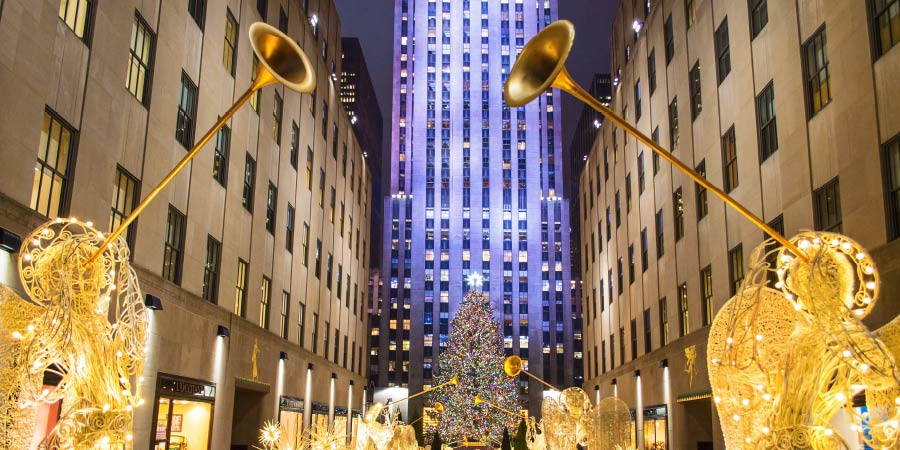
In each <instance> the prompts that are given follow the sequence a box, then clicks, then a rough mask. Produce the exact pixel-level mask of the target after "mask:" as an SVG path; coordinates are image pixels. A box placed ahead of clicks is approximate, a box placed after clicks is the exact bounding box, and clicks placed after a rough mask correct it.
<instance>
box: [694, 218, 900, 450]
mask: <svg viewBox="0 0 900 450" xmlns="http://www.w3.org/2000/svg"><path fill="white" fill-rule="evenodd" d="M791 241H792V242H793V243H795V244H796V245H797V247H798V248H799V249H800V250H801V251H803V252H804V253H805V254H806V259H804V258H800V257H798V255H794V254H791V253H790V252H789V251H788V250H786V249H784V248H782V247H776V246H774V244H773V243H772V242H765V243H763V244H762V245H760V246H759V247H757V248H756V250H755V251H754V252H753V255H752V257H751V260H752V262H753V264H752V268H751V270H750V271H749V273H748V276H747V277H746V278H745V282H744V285H743V287H742V288H741V290H740V291H739V292H738V293H737V295H735V296H734V297H733V298H732V299H731V300H729V301H728V302H727V303H726V304H725V305H724V306H723V307H722V309H721V311H720V312H719V314H718V315H717V316H716V318H715V320H714V321H713V325H712V328H711V330H710V337H709V342H708V349H707V358H708V366H709V374H710V383H711V385H712V388H713V393H714V394H715V396H714V401H715V402H716V406H717V409H718V412H719V418H720V421H721V423H722V429H723V434H724V437H725V442H726V446H727V447H728V449H729V450H740V449H751V448H752V449H786V448H791V449H815V450H826V449H841V448H847V445H846V442H845V441H844V439H847V438H849V439H853V440H856V439H858V437H857V436H842V435H841V433H839V431H838V430H837V429H836V428H835V427H834V425H833V424H832V419H833V418H834V417H835V416H836V415H837V414H838V412H839V411H841V410H843V411H844V412H845V413H846V416H847V417H849V418H850V421H851V426H852V427H853V429H854V430H857V431H859V430H862V427H863V423H864V422H867V427H868V432H867V433H865V434H860V436H861V437H862V438H863V440H864V441H865V442H866V444H867V445H868V446H870V447H873V448H897V446H898V445H900V410H898V405H900V377H898V375H900V374H898V371H897V366H896V363H895V360H894V358H895V355H897V354H898V353H897V352H898V351H900V318H895V319H894V320H893V321H892V322H891V323H889V324H888V325H886V326H884V327H882V328H881V329H880V330H878V331H877V332H874V333H873V332H871V331H870V330H869V329H868V328H867V327H866V326H865V325H864V324H863V323H862V321H861V320H862V319H863V318H864V317H866V315H868V314H869V312H871V310H872V308H873V306H874V305H875V302H876V301H877V299H878V292H879V279H878V272H877V270H876V268H875V265H874V263H873V262H872V259H871V257H870V256H869V255H868V253H867V252H866V251H865V250H864V249H863V248H862V247H861V246H860V245H859V244H857V243H856V242H854V241H853V240H851V239H849V238H847V237H845V236H842V235H840V234H836V233H823V232H803V233H801V234H799V235H798V236H795V237H794V238H792V239H791ZM862 391H865V394H864V395H865V398H866V404H867V407H868V410H869V412H868V416H867V417H865V416H862V415H860V414H858V413H856V412H855V411H854V409H853V398H854V396H856V395H857V394H859V393H861V392H862Z"/></svg>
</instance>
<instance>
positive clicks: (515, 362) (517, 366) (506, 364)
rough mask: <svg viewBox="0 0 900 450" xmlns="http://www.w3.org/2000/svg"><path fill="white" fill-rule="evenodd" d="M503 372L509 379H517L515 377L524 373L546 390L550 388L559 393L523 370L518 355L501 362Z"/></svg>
mask: <svg viewBox="0 0 900 450" xmlns="http://www.w3.org/2000/svg"><path fill="white" fill-rule="evenodd" d="M503 372H505V373H506V375H507V376H509V377H517V376H519V374H520V373H524V374H525V375H528V376H529V377H531V378H534V379H535V380H537V381H539V382H541V383H543V384H544V386H547V387H548V388H550V389H552V390H554V391H559V388H557V387H556V386H554V385H552V384H550V383H548V382H546V381H544V380H543V379H541V378H540V377H538V376H537V375H532V374H531V373H530V372H528V371H527V370H524V369H523V368H522V358H520V357H519V356H518V355H512V356H508V357H506V360H505V361H503Z"/></svg>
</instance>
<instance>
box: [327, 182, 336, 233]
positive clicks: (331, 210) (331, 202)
mask: <svg viewBox="0 0 900 450" xmlns="http://www.w3.org/2000/svg"><path fill="white" fill-rule="evenodd" d="M335 197H336V192H335V190H334V186H332V187H331V196H330V197H329V200H328V206H329V208H328V221H329V222H331V223H332V224H333V223H334V200H335Z"/></svg>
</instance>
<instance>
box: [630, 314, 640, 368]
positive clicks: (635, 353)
mask: <svg viewBox="0 0 900 450" xmlns="http://www.w3.org/2000/svg"><path fill="white" fill-rule="evenodd" d="M630 331H631V360H632V361H633V360H635V359H637V356H638V336H637V319H631V330H630Z"/></svg>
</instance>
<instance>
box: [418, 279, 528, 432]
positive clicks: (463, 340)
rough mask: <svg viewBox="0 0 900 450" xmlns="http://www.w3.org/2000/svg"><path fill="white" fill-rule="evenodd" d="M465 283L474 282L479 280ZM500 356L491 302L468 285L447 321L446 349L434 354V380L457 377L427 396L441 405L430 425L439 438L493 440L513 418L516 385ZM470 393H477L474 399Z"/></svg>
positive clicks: (515, 416) (500, 338) (500, 340)
mask: <svg viewBox="0 0 900 450" xmlns="http://www.w3.org/2000/svg"><path fill="white" fill-rule="evenodd" d="M470 284H472V285H473V286H474V287H477V286H478V285H479V284H480V283H478V281H477V280H475V281H474V282H472V281H470ZM504 359H505V355H504V353H503V335H502V334H501V333H500V323H499V322H498V321H497V320H495V319H494V308H493V307H492V306H491V304H490V302H489V301H488V300H487V299H485V297H484V296H483V295H482V294H481V293H480V292H478V291H477V290H474V289H473V290H472V291H469V293H468V294H466V298H465V299H464V300H463V302H462V304H461V305H460V308H459V311H458V312H457V314H456V317H455V318H454V319H453V320H452V321H450V336H449V337H448V341H447V351H446V352H443V353H441V354H440V358H439V360H440V369H441V370H440V375H437V376H436V383H435V384H438V383H443V382H445V381H447V380H449V379H450V377H452V376H453V375H457V376H458V377H459V384H458V385H457V386H455V387H454V388H453V389H441V390H440V391H437V392H436V394H435V395H434V396H433V398H432V401H435V402H437V401H439V402H441V403H443V405H444V412H443V413H442V414H441V415H440V416H439V418H440V421H439V424H438V426H437V427H436V428H437V429H438V430H440V432H441V436H442V437H443V440H444V441H445V442H458V441H461V440H463V439H464V438H468V439H469V440H476V441H479V440H483V439H484V438H485V437H487V438H490V439H492V440H495V441H496V442H499V440H500V438H501V435H502V433H503V430H504V429H505V428H506V427H508V426H514V425H515V424H516V422H517V421H518V402H517V398H518V386H517V383H516V380H515V379H514V378H510V377H508V376H507V375H506V374H505V373H503V360H504ZM476 396H480V397H479V400H478V401H477V402H476ZM476 403H477V404H476Z"/></svg>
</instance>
